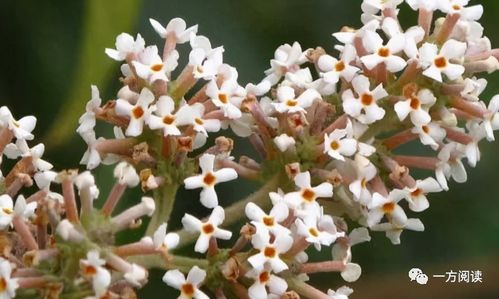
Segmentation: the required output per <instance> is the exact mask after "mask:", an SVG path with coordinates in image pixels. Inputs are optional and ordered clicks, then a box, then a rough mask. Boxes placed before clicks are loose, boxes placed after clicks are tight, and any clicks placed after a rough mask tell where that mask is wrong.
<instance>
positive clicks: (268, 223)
mask: <svg viewBox="0 0 499 299" xmlns="http://www.w3.org/2000/svg"><path fill="white" fill-rule="evenodd" d="M263 223H264V224H265V225H266V226H274V217H269V216H265V217H263Z"/></svg>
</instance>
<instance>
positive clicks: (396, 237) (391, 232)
mask: <svg viewBox="0 0 499 299" xmlns="http://www.w3.org/2000/svg"><path fill="white" fill-rule="evenodd" d="M405 229H408V230H413V231H418V232H422V231H424V225H423V222H421V220H419V219H417V218H410V219H407V222H406V223H405V225H402V226H399V225H396V224H394V223H390V222H386V223H380V224H376V225H374V226H373V227H371V230H373V231H384V232H386V237H387V238H388V239H390V241H392V243H393V244H394V245H398V244H400V235H401V234H402V231H403V230H405Z"/></svg>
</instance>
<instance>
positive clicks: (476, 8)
mask: <svg viewBox="0 0 499 299" xmlns="http://www.w3.org/2000/svg"><path fill="white" fill-rule="evenodd" d="M469 2H470V1H469V0H438V4H439V8H440V10H441V11H442V12H444V13H448V14H459V15H461V19H464V20H469V21H471V20H473V21H476V20H478V19H480V18H481V17H482V14H483V6H482V5H473V6H470V7H465V6H466V5H468V3H469Z"/></svg>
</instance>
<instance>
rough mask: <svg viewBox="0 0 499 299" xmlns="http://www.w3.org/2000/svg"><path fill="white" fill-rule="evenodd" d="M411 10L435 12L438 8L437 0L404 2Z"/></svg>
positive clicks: (407, 0) (408, 0)
mask: <svg viewBox="0 0 499 299" xmlns="http://www.w3.org/2000/svg"><path fill="white" fill-rule="evenodd" d="M405 2H407V4H409V6H410V7H411V8H412V9H413V10H426V11H435V10H437V9H438V8H439V5H438V4H439V3H438V0H437V1H436V0H405Z"/></svg>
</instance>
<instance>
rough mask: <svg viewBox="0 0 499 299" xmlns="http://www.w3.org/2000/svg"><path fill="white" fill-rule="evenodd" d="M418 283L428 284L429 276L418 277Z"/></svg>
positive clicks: (420, 275)
mask: <svg viewBox="0 0 499 299" xmlns="http://www.w3.org/2000/svg"><path fill="white" fill-rule="evenodd" d="M416 282H417V283H419V284H426V283H427V282H428V276H427V275H426V274H423V273H421V274H419V275H418V276H417V277H416Z"/></svg>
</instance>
